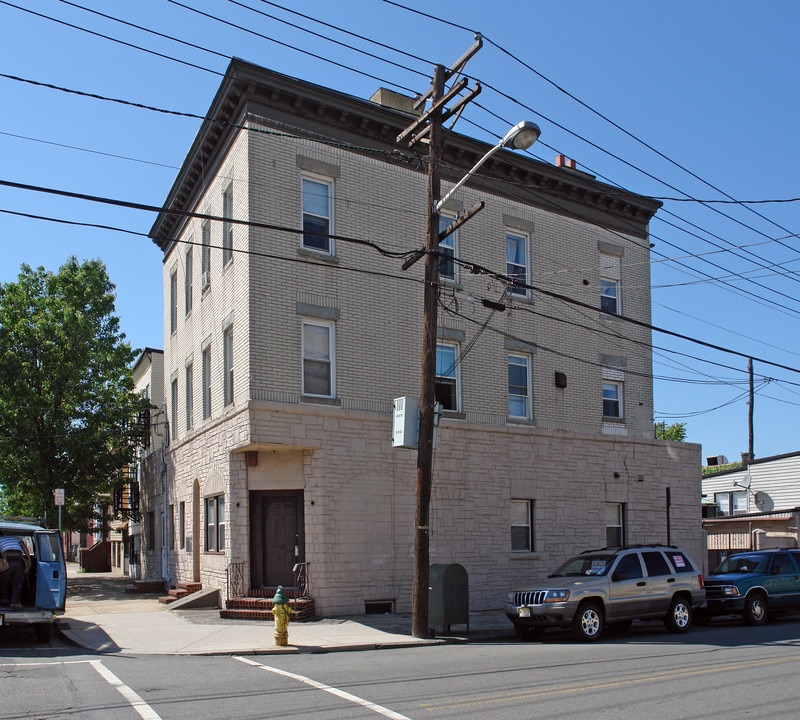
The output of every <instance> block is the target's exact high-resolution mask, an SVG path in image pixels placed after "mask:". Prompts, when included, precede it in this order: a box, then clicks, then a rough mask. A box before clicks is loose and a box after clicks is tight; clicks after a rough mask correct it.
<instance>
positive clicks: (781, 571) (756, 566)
mask: <svg viewBox="0 0 800 720" xmlns="http://www.w3.org/2000/svg"><path fill="white" fill-rule="evenodd" d="M789 610H800V550H795V549H789V550H751V551H749V552H740V553H736V554H735V555H729V556H728V557H726V558H725V559H724V560H723V561H722V562H721V563H720V564H719V566H718V567H717V568H716V570H714V571H713V572H712V573H711V574H710V575H709V576H708V577H707V578H706V604H705V605H704V606H703V607H702V608H701V609H700V611H699V612H698V613H695V618H696V620H697V621H698V622H703V621H708V620H709V619H710V618H712V617H717V616H720V615H741V616H742V618H743V619H744V621H745V622H746V623H747V624H748V625H763V624H764V623H765V622H766V621H767V617H768V616H770V615H774V614H776V613H779V612H781V611H789Z"/></svg>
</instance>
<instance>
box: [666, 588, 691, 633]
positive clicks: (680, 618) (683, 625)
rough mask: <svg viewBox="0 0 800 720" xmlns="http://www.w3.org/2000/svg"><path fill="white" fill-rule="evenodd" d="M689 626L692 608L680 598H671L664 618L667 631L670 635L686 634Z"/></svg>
mask: <svg viewBox="0 0 800 720" xmlns="http://www.w3.org/2000/svg"><path fill="white" fill-rule="evenodd" d="M691 624H692V606H691V605H689V603H687V602H686V600H685V599H684V598H682V597H676V598H673V599H672V602H671V603H670V606H669V610H668V611H667V616H666V617H665V618H664V625H666V626H667V630H668V631H669V632H671V633H682V632H686V631H687V630H688V629H689V625H691Z"/></svg>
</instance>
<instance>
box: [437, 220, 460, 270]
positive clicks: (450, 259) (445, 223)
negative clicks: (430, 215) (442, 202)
mask: <svg viewBox="0 0 800 720" xmlns="http://www.w3.org/2000/svg"><path fill="white" fill-rule="evenodd" d="M454 221H455V218H454V217H452V216H450V215H439V232H440V233H441V232H443V231H444V230H446V229H447V228H448V227H450V225H451V224H452V223H453V222H454ZM457 257H458V230H454V231H453V232H451V233H450V234H449V235H448V236H447V237H446V238H444V239H443V240H440V241H439V277H440V278H441V279H442V280H452V281H454V282H456V281H458V266H457V265H456V262H455V258H457Z"/></svg>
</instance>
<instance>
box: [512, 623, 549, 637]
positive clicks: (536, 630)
mask: <svg viewBox="0 0 800 720" xmlns="http://www.w3.org/2000/svg"><path fill="white" fill-rule="evenodd" d="M514 631H515V632H516V633H517V637H518V638H520V639H522V640H538V639H539V638H540V637H542V635H543V634H544V628H541V627H536V626H530V625H514Z"/></svg>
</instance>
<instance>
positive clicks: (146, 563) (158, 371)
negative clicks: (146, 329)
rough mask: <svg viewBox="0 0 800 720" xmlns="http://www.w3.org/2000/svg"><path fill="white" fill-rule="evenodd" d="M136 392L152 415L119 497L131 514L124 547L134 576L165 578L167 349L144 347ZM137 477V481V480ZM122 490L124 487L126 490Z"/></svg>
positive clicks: (137, 366)
mask: <svg viewBox="0 0 800 720" xmlns="http://www.w3.org/2000/svg"><path fill="white" fill-rule="evenodd" d="M133 384H134V391H135V392H136V393H138V394H139V395H141V396H142V397H146V398H149V399H150V405H151V409H150V414H149V416H147V417H145V418H143V421H144V422H146V423H147V424H148V425H149V428H150V434H149V442H148V443H147V445H146V447H144V448H142V449H141V450H140V453H139V457H138V459H137V461H136V467H135V472H134V473H132V474H133V475H134V477H133V478H132V483H131V484H130V485H129V486H128V488H127V493H128V502H127V504H126V503H124V496H123V497H120V505H121V508H122V514H124V515H126V516H127V517H128V534H127V537H126V538H124V540H125V543H124V544H125V545H126V546H127V547H125V548H124V549H123V552H124V555H125V558H126V562H127V564H128V571H127V572H126V573H125V574H127V575H130V577H132V578H134V579H137V580H139V579H149V580H155V579H159V578H163V577H165V576H164V570H165V569H166V552H167V547H166V546H165V544H164V542H163V540H162V537H161V524H160V522H159V523H158V524H157V522H156V517H158V518H159V521H161V514H162V513H163V512H164V507H165V505H167V503H165V502H164V498H165V497H166V495H165V487H164V460H163V452H164V436H165V432H166V430H167V429H166V427H165V417H166V415H165V411H164V351H163V350H155V349H153V348H145V349H144V350H143V351H142V352H141V354H140V355H139V357H138V358H137V360H136V362H135V363H134V365H133ZM137 480H138V483H137V482H136V481H137ZM122 492H123V493H124V492H125V490H124V489H123V491H122ZM112 557H113V554H112Z"/></svg>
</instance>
